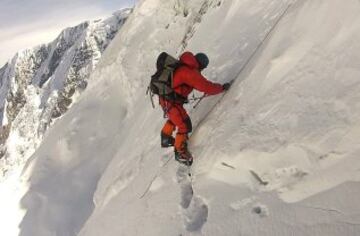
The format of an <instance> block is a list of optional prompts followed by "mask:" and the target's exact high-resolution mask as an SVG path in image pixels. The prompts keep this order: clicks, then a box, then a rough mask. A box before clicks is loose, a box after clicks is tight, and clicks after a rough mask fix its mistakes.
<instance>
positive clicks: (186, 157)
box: [175, 149, 193, 166]
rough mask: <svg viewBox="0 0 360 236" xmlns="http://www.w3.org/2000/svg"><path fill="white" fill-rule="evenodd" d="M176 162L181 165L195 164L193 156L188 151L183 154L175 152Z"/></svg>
mask: <svg viewBox="0 0 360 236" xmlns="http://www.w3.org/2000/svg"><path fill="white" fill-rule="evenodd" d="M175 160H177V161H178V162H180V163H181V164H184V165H187V166H191V165H192V163H193V156H192V155H191V153H190V152H189V151H188V150H187V149H186V150H185V151H183V152H178V151H176V150H175Z"/></svg>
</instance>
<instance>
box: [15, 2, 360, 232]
mask: <svg viewBox="0 0 360 236" xmlns="http://www.w3.org/2000/svg"><path fill="white" fill-rule="evenodd" d="M359 12H360V3H359V1H356V0H347V1H340V0H316V1H312V0H299V1H292V0H272V1H269V0H257V1H253V0H222V1H220V0H213V1H212V0H192V1H177V0H144V1H141V2H139V3H138V5H137V7H136V8H135V10H134V12H133V13H132V15H131V16H130V17H129V18H128V20H127V22H126V24H125V25H124V26H123V28H122V29H121V31H120V33H119V34H118V35H117V36H116V38H115V39H114V40H113V41H112V42H111V44H110V45H109V47H108V48H107V50H106V51H105V53H104V54H103V57H102V58H101V60H100V62H99V64H98V67H97V69H96V70H95V72H94V73H93V75H92V79H91V80H90V84H89V86H88V88H87V90H86V91H85V92H84V94H83V95H82V97H81V98H80V100H79V101H78V102H77V104H75V105H74V106H73V107H72V108H71V109H70V110H69V111H68V112H67V113H66V114H65V116H64V117H63V118H61V119H60V120H59V121H58V122H57V123H56V124H55V125H54V126H53V127H51V128H50V130H49V132H48V134H47V135H46V137H45V140H44V141H43V143H42V144H41V146H40V148H39V149H38V150H37V151H36V152H35V154H34V155H33V156H32V158H31V160H30V161H29V162H28V164H27V166H26V168H25V170H24V173H23V177H24V178H28V185H29V186H28V187H29V190H28V191H27V193H26V194H25V196H24V197H23V199H22V200H21V205H22V207H23V208H24V210H25V211H26V214H25V217H24V218H23V220H22V223H21V225H20V235H22V236H29V235H39V236H42V235H80V236H93V235H94V236H95V235H107V236H112V235H117V236H118V235H184V236H185V235H262V236H263V235H271V236H275V235H276V236H278V235H280V236H285V235H299V236H300V235H301V236H304V235H324V236H325V235H326V236H331V235H334V236H337V235H347V236H350V235H351V236H356V235H359V232H360V204H359V200H358V199H359V194H360V186H359V182H358V181H359V180H360V159H359V155H360V138H359V137H360V120H359V117H360V80H359V78H360V43H359V42H360V15H359ZM280 17H281V19H280ZM279 19H280V21H279ZM270 31H271V32H270ZM269 32H270V34H268V33H269ZM267 36H268V37H267ZM264 39H265V41H264ZM183 49H185V50H191V51H194V52H199V51H202V52H206V53H207V54H208V55H209V57H210V59H211V64H210V67H209V68H208V69H206V71H204V74H205V76H207V77H208V78H209V79H211V80H213V81H217V82H220V83H224V82H227V81H229V80H231V79H234V78H235V79H236V80H235V82H234V84H233V86H232V88H231V90H230V91H228V92H227V93H226V94H222V95H217V96H213V97H208V98H205V99H204V100H203V101H202V102H201V103H200V105H199V106H198V107H197V108H196V109H192V107H191V105H189V106H187V109H188V110H189V112H190V116H191V117H192V120H193V124H194V132H193V133H192V136H191V139H190V150H191V151H192V153H193V155H194V156H195V160H194V164H193V166H192V168H191V173H192V177H191V178H189V177H188V176H187V171H188V169H187V168H185V167H183V166H181V165H179V164H178V163H176V162H175V161H174V160H173V153H172V150H164V149H161V148H160V129H161V127H162V124H163V122H164V120H162V119H161V117H162V111H161V109H160V108H159V106H157V107H156V109H155V110H154V109H152V107H151V105H150V101H149V99H148V98H147V97H146V96H145V91H146V87H147V84H148V81H149V77H150V75H151V74H152V73H153V72H154V64H155V60H156V56H157V55H158V54H159V52H161V51H168V52H170V53H172V54H174V55H175V54H176V55H179V54H180V53H181V52H182V50H183ZM254 52H255V53H254Z"/></svg>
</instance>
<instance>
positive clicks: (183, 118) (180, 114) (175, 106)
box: [160, 99, 192, 152]
mask: <svg viewBox="0 0 360 236" xmlns="http://www.w3.org/2000/svg"><path fill="white" fill-rule="evenodd" d="M160 105H161V107H162V108H163V110H164V112H165V114H166V116H167V117H168V120H167V121H166V123H165V125H164V127H163V128H162V130H161V132H162V133H163V134H165V135H168V136H172V134H173V132H174V131H175V129H176V128H177V133H176V136H175V144H174V146H175V149H176V150H177V151H179V152H181V151H182V150H183V149H184V147H185V146H186V141H187V139H188V133H190V132H191V131H192V124H191V120H190V117H189V115H188V114H187V112H186V110H185V109H184V107H183V104H181V103H174V102H169V101H167V100H164V99H160Z"/></svg>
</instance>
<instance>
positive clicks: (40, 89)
mask: <svg viewBox="0 0 360 236" xmlns="http://www.w3.org/2000/svg"><path fill="white" fill-rule="evenodd" d="M130 11H131V10H130V9H125V10H121V11H118V12H116V13H114V14H113V16H112V17H110V18H108V19H105V20H98V21H95V22H85V23H82V24H80V25H78V26H75V27H72V28H68V29H65V30H64V31H63V32H62V33H61V34H60V35H59V36H58V37H57V38H56V39H55V40H54V41H53V42H52V43H50V44H48V45H41V46H38V47H35V48H33V49H27V50H24V51H22V52H19V53H17V55H16V56H15V57H14V58H13V59H12V60H11V61H10V62H9V63H8V64H6V65H5V66H4V67H3V68H1V69H0V81H1V84H0V118H1V119H0V121H1V130H0V131H1V135H0V159H2V160H1V162H0V169H1V172H2V175H5V173H6V172H7V171H9V170H10V169H11V168H12V166H14V165H15V166H18V165H21V164H23V163H24V162H25V161H26V160H27V158H28V157H29V156H30V155H31V154H32V153H33V152H34V151H35V149H36V148H37V146H38V145H39V143H40V142H41V140H42V137H43V135H44V133H45V131H46V129H47V128H48V126H49V125H50V124H51V123H52V121H53V120H54V119H56V118H58V117H60V116H61V115H63V114H64V113H65V112H66V111H67V110H68V108H69V107H70V105H71V104H72V103H73V101H74V100H76V97H77V96H78V94H79V92H81V91H83V90H84V89H85V87H86V86H87V80H88V78H89V76H90V73H91V72H92V71H93V70H94V68H95V65H96V64H97V62H98V61H99V59H100V57H101V54H102V52H103V51H104V50H105V48H106V47H107V46H108V44H109V43H110V41H111V40H112V39H113V37H114V36H115V34H116V33H117V31H118V30H119V28H120V27H121V26H122V25H123V23H124V22H125V20H126V18H127V16H128V14H129V13H130Z"/></svg>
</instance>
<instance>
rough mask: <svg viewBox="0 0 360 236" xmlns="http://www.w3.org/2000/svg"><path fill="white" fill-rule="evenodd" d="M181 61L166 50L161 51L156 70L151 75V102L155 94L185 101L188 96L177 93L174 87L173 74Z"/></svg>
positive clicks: (149, 88) (172, 99)
mask: <svg viewBox="0 0 360 236" xmlns="http://www.w3.org/2000/svg"><path fill="white" fill-rule="evenodd" d="M180 66H181V62H180V61H179V60H177V59H175V58H174V57H172V56H171V55H169V54H167V53H166V52H162V53H160V55H159V56H158V58H157V61H156V69H157V70H156V72H155V74H153V75H152V76H151V80H150V84H149V87H148V92H150V98H151V102H152V104H153V106H154V103H153V101H152V97H153V96H154V94H156V95H158V96H159V97H163V98H165V99H166V100H170V101H179V102H184V101H185V100H186V98H184V97H182V96H181V95H178V94H176V93H175V91H174V89H173V86H172V85H173V74H174V72H175V70H176V69H177V68H179V67H180Z"/></svg>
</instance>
